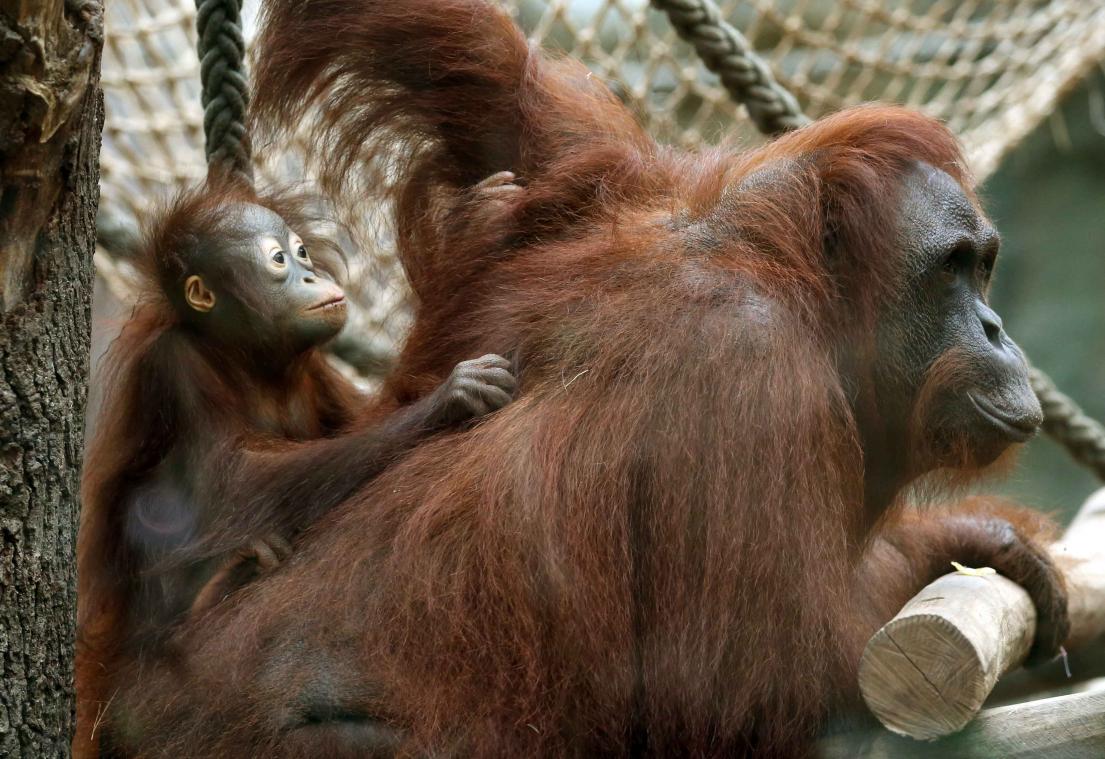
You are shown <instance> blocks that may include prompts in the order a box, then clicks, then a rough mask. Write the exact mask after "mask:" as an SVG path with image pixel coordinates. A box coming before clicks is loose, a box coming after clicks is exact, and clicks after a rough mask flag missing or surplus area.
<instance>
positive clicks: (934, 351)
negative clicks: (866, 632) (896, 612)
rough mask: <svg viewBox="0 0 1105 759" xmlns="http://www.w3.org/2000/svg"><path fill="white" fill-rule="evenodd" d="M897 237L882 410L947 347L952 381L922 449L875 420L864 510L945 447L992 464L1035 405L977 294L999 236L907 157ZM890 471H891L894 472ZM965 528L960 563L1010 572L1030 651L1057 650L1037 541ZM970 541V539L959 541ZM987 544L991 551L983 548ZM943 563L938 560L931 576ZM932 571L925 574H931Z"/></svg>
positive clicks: (1062, 627) (1049, 574)
mask: <svg viewBox="0 0 1105 759" xmlns="http://www.w3.org/2000/svg"><path fill="white" fill-rule="evenodd" d="M901 230H902V231H901V235H900V237H899V245H900V247H901V249H902V250H903V251H904V255H903V256H902V260H903V261H904V262H905V270H904V272H903V275H904V277H905V284H904V286H902V287H901V288H898V290H897V293H898V296H899V297H898V300H897V301H896V302H892V303H889V304H887V306H886V308H884V310H883V313H884V318H883V319H882V320H881V321H880V327H879V333H878V335H877V344H878V346H879V350H878V358H877V359H876V366H875V376H876V378H877V380H876V387H877V388H878V403H879V408H880V411H881V416H882V418H883V419H897V420H908V419H909V418H910V408H911V406H912V404H914V403H916V401H917V398H918V396H919V394H920V393H921V389H922V385H923V383H924V380H925V377H926V375H927V373H928V372H929V370H930V368H931V366H932V364H933V362H934V361H935V360H937V358H938V357H941V356H944V355H946V354H948V353H949V352H954V353H955V354H957V355H958V357H959V361H958V362H957V363H958V364H959V365H960V367H961V370H960V371H959V372H958V373H957V374H956V380H957V381H956V382H954V383H953V384H952V385H951V386H949V387H944V388H942V390H941V392H940V394H939V396H938V397H937V398H936V400H935V402H934V404H935V406H936V407H937V408H938V409H939V412H940V413H939V414H938V415H937V416H936V417H926V422H925V424H924V426H923V430H922V431H923V433H924V436H925V438H926V439H928V440H930V441H935V444H933V445H930V446H929V447H927V448H924V449H923V450H924V451H925V457H924V458H922V459H919V460H917V459H915V460H907V459H906V458H905V457H906V449H907V446H904V445H902V444H901V442H900V441H903V440H906V439H908V438H909V435H910V431H909V430H908V429H906V428H905V427H897V428H894V429H886V428H885V427H884V428H883V429H882V430H881V433H882V434H880V435H877V436H876V437H874V439H868V440H865V452H866V457H867V460H868V462H869V464H868V467H867V468H868V471H869V472H873V471H880V472H884V473H888V475H889V476H886V477H885V478H884V479H881V480H874V481H872V479H873V478H869V481H868V482H867V504H866V508H867V511H868V513H869V514H870V515H871V516H872V518H875V517H877V515H878V514H881V513H882V511H884V510H885V508H886V507H887V506H888V505H889V500H890V499H891V498H893V495H894V494H895V493H897V492H898V491H899V490H901V488H902V487H904V486H905V485H907V484H908V483H909V481H910V480H912V479H914V478H915V477H916V476H917V475H918V474H919V473H923V472H925V471H929V470H932V469H934V468H937V469H938V468H940V467H941V466H942V465H944V463H945V458H944V457H945V456H948V457H949V459H948V460H947V463H949V464H954V459H953V458H951V457H953V456H954V455H955V453H956V452H955V451H952V450H950V448H945V447H943V446H945V445H947V446H951V445H952V444H956V445H958V451H959V452H960V453H961V452H962V450H969V451H970V454H971V457H972V461H971V462H970V463H971V464H973V465H974V466H980V467H981V466H986V465H988V464H991V463H993V462H994V461H995V460H996V459H997V458H998V457H999V456H1000V455H1001V454H1002V453H1003V452H1005V451H1006V450H1007V449H1008V448H1009V446H1010V445H1012V444H1014V443H1021V442H1024V441H1026V440H1028V439H1029V438H1031V437H1032V436H1033V435H1034V434H1035V432H1036V430H1037V428H1038V427H1039V426H1040V424H1041V423H1042V421H1043V411H1042V410H1041V408H1040V404H1039V401H1038V400H1037V399H1036V395H1035V393H1034V392H1033V391H1032V388H1031V386H1030V384H1029V381H1028V367H1027V364H1026V362H1025V359H1024V355H1023V353H1022V352H1021V350H1020V348H1019V347H1018V346H1017V344H1016V343H1015V342H1013V340H1012V338H1010V337H1009V335H1008V334H1006V333H1005V330H1004V329H1003V326H1002V320H1001V317H1000V316H998V315H997V313H995V312H994V310H993V309H992V308H990V306H989V304H988V302H987V300H988V299H987V295H988V290H989V285H990V278H991V275H992V272H993V269H994V261H995V258H996V256H997V254H998V248H999V243H1000V239H999V236H998V233H997V231H996V230H995V229H994V227H993V225H992V224H991V223H990V221H989V220H988V219H987V218H986V217H985V216H984V215H982V214H981V213H980V212H979V210H978V209H977V208H976V207H975V206H974V205H973V204H972V202H971V201H970V199H969V198H968V197H967V195H966V194H965V193H964V192H963V190H962V188H961V187H960V186H959V185H958V183H956V181H955V180H954V179H952V177H950V176H949V175H948V174H946V173H945V172H943V171H941V170H939V169H935V168H933V167H931V166H929V165H927V164H918V165H917V166H916V167H915V168H914V170H913V171H912V172H911V173H910V174H908V175H907V176H906V179H905V182H904V184H903V189H902V215H901ZM889 473H896V476H895V475H894V474H889ZM964 529H965V533H964V534H965V535H966V534H969V533H970V531H971V530H974V529H981V530H982V531H983V532H988V533H989V534H988V535H985V536H980V542H981V543H982V544H985V545H986V546H987V548H986V549H982V548H978V549H975V550H977V551H978V553H977V556H973V557H972V556H969V555H968V554H966V553H965V554H963V555H964V556H965V557H967V558H965V559H963V561H965V562H968V563H969V562H970V561H972V560H974V561H977V562H978V563H980V564H987V565H990V566H993V567H994V568H995V569H997V570H998V571H999V572H1003V574H1006V575H1007V576H1010V577H1012V578H1013V579H1015V580H1016V581H1017V582H1018V583H1020V584H1021V585H1023V586H1024V587H1025V589H1026V590H1027V591H1028V592H1029V594H1030V595H1031V597H1032V599H1033V601H1034V603H1035V604H1036V609H1037V613H1038V624H1037V633H1036V642H1035V644H1034V646H1033V651H1032V660H1033V661H1035V662H1040V661H1043V660H1046V659H1048V658H1050V657H1052V656H1054V655H1055V654H1056V653H1058V650H1059V647H1060V645H1061V644H1062V642H1063V640H1064V639H1065V638H1066V636H1067V634H1068V632H1069V627H1070V623H1069V619H1068V617H1067V608H1066V592H1065V590H1064V586H1063V583H1062V579H1061V577H1060V575H1059V572H1058V570H1057V568H1056V567H1055V566H1054V564H1053V563H1052V561H1051V559H1050V558H1049V557H1048V556H1047V555H1046V554H1044V553H1043V552H1042V551H1041V550H1040V549H1039V548H1038V547H1037V546H1036V545H1034V544H1032V543H1030V542H1029V541H1026V540H1024V539H1022V537H1021V536H1019V535H1018V533H1017V532H1016V530H1015V529H1014V528H1013V527H1012V526H1011V525H1010V524H1009V523H1007V522H1005V521H1004V520H1002V519H1000V518H997V517H994V518H992V519H990V520H988V521H987V522H986V524H985V525H983V526H982V527H981V528H980V526H979V525H978V524H977V523H970V522H969V520H964ZM965 542H966V543H967V545H968V547H967V548H965V549H964V550H966V551H971V550H972V546H971V541H970V540H966V539H965ZM991 549H992V550H991ZM945 571H947V566H946V565H944V564H940V565H939V571H938V572H937V574H942V573H944V572H945ZM933 579H935V578H933Z"/></svg>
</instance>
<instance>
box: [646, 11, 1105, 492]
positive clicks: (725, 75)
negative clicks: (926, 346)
mask: <svg viewBox="0 0 1105 759" xmlns="http://www.w3.org/2000/svg"><path fill="white" fill-rule="evenodd" d="M652 5H653V6H654V7H656V8H658V9H660V10H662V11H664V13H666V14H667V15H668V18H669V19H670V20H671V23H672V26H673V27H675V30H676V31H677V32H678V33H679V36H680V37H682V38H683V39H685V40H687V41H688V42H690V43H691V44H692V45H693V46H694V49H695V51H696V52H697V53H698V55H699V56H700V57H701V58H702V61H703V63H704V64H705V65H706V68H708V69H710V71H713V72H714V73H716V74H717V75H718V76H719V77H721V81H722V83H723V84H724V85H725V89H726V90H728V91H729V94H730V95H731V96H732V97H733V99H734V100H735V101H736V102H738V103H742V104H743V105H744V106H745V107H746V108H747V109H748V114H749V115H750V116H751V117H752V120H753V121H754V122H755V123H756V128H757V129H759V130H760V131H761V132H763V133H764V134H771V135H774V134H779V133H782V132H785V131H788V130H790V129H797V128H798V127H801V126H804V125H805V124H808V123H809V121H810V119H809V118H808V117H807V116H806V115H804V114H803V113H802V110H801V108H800V107H799V106H798V101H797V99H796V98H795V97H794V95H792V94H791V93H790V92H788V91H787V90H786V89H785V88H784V87H783V86H782V85H781V84H779V83H778V82H777V81H775V77H774V76H773V75H772V73H771V69H770V67H769V66H768V64H767V62H766V61H765V60H763V59H762V58H760V57H759V56H758V55H756V53H755V51H753V50H752V45H751V44H750V43H749V42H748V40H747V39H745V37H744V35H742V34H741V33H740V32H738V31H737V30H736V29H735V28H734V27H732V26H731V25H729V24H728V23H726V22H725V20H724V19H723V18H722V16H721V11H720V9H719V8H718V7H717V5H716V4H715V3H713V2H712V0H652ZM1030 379H1031V382H1032V389H1033V390H1034V391H1035V392H1036V397H1037V398H1038V399H1039V400H1040V406H1041V407H1043V410H1044V425H1043V426H1044V431H1045V432H1047V434H1049V435H1050V436H1051V437H1052V438H1053V439H1054V440H1055V441H1056V442H1058V443H1059V444H1060V445H1062V446H1063V447H1064V448H1066V449H1067V452H1068V453H1070V455H1071V456H1072V457H1074V459H1075V460H1076V461H1078V462H1080V463H1082V464H1084V465H1086V466H1087V467H1089V468H1090V469H1092V470H1093V472H1094V473H1095V474H1096V475H1097V476H1098V477H1099V478H1101V479H1102V480H1105V427H1103V426H1102V425H1101V424H1100V423H1098V422H1096V421H1094V420H1093V419H1091V418H1090V417H1088V416H1086V414H1085V413H1084V412H1083V411H1082V409H1081V408H1079V407H1078V405H1077V404H1076V403H1075V402H1074V401H1072V400H1071V399H1070V398H1069V397H1067V396H1066V395H1064V394H1063V393H1061V392H1059V390H1058V389H1057V388H1056V387H1055V383H1053V382H1052V381H1051V379H1050V378H1049V377H1048V376H1047V375H1046V374H1044V373H1043V372H1042V371H1040V370H1039V369H1037V368H1035V367H1032V368H1031V370H1030Z"/></svg>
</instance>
